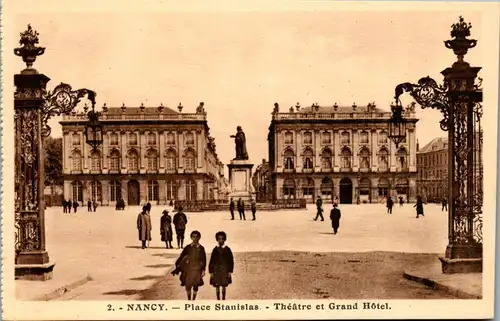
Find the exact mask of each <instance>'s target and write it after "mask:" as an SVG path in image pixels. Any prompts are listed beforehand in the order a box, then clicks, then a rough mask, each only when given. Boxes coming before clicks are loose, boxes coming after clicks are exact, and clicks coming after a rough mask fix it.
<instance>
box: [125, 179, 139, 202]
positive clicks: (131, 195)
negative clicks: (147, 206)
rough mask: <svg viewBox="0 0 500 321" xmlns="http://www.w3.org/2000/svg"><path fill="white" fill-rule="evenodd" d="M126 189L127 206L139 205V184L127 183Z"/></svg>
mask: <svg viewBox="0 0 500 321" xmlns="http://www.w3.org/2000/svg"><path fill="white" fill-rule="evenodd" d="M127 189H128V205H139V204H140V201H141V197H140V193H139V182H138V181H129V182H128V184H127Z"/></svg>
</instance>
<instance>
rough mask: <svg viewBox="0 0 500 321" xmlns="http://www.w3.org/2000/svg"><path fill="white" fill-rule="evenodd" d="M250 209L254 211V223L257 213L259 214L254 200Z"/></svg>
mask: <svg viewBox="0 0 500 321" xmlns="http://www.w3.org/2000/svg"><path fill="white" fill-rule="evenodd" d="M250 209H251V210H252V217H253V218H252V221H255V213H256V212H257V202H256V201H255V200H254V199H252V202H251V203H250Z"/></svg>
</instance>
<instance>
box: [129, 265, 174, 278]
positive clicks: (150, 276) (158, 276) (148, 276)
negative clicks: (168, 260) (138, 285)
mask: <svg viewBox="0 0 500 321" xmlns="http://www.w3.org/2000/svg"><path fill="white" fill-rule="evenodd" d="M169 266H170V265H167V266H166V267H169ZM162 277H163V275H145V276H141V277H138V278H130V279H129V280H132V281H148V280H157V279H161V278H162Z"/></svg>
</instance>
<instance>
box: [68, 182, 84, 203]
mask: <svg viewBox="0 0 500 321" xmlns="http://www.w3.org/2000/svg"><path fill="white" fill-rule="evenodd" d="M71 185H72V188H73V200H72V201H77V202H83V184H82V182H80V181H73V183H72V184H71Z"/></svg>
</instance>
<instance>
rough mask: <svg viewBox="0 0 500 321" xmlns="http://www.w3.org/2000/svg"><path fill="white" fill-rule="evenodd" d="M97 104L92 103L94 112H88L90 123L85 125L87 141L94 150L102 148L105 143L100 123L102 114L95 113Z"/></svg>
mask: <svg viewBox="0 0 500 321" xmlns="http://www.w3.org/2000/svg"><path fill="white" fill-rule="evenodd" d="M94 108H95V102H94V103H92V110H91V111H89V112H88V114H87V116H88V122H87V124H86V125H85V140H86V142H87V144H89V145H90V146H91V147H92V150H95V149H97V148H98V147H99V146H101V144H102V141H103V135H102V123H101V122H100V121H99V116H100V114H101V113H99V112H96V111H95V109H94Z"/></svg>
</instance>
